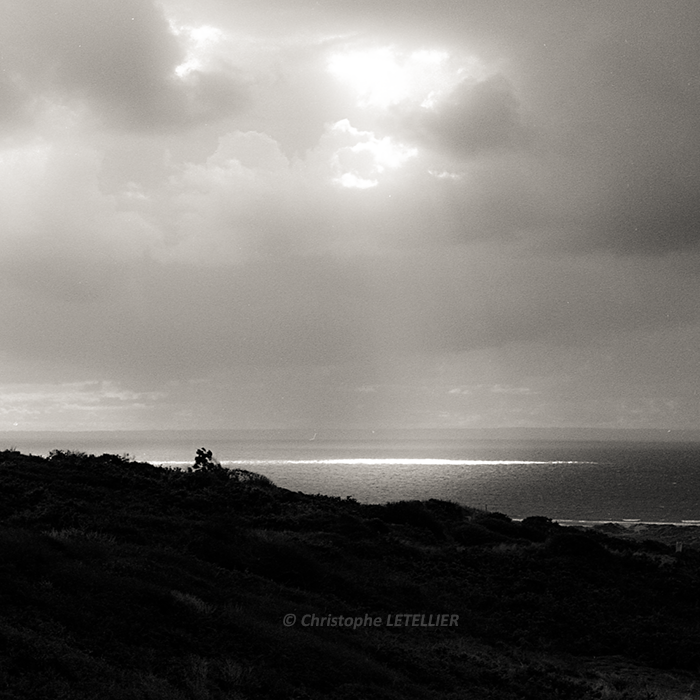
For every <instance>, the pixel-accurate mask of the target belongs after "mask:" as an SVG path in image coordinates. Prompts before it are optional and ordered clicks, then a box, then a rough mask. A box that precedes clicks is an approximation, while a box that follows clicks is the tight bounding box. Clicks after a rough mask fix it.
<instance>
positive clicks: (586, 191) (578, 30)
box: [0, 0, 700, 430]
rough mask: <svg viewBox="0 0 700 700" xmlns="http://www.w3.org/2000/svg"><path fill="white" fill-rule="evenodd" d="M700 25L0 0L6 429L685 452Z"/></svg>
mask: <svg viewBox="0 0 700 700" xmlns="http://www.w3.org/2000/svg"><path fill="white" fill-rule="evenodd" d="M699 27H700V4H699V3H698V2H697V0H670V1H668V2H658V0H579V1H577V2H572V1H571V0H527V1H521V0H517V1H516V0H501V1H499V0H462V1H460V2H455V1H454V0H433V1H432V2H430V3H426V2H423V1H421V2H417V1H416V0H402V1H401V2H398V1H397V0H353V1H352V2H349V1H345V0H255V1H254V2H253V1H252V0H241V1H240V2H237V1H235V0H196V2H195V1H194V0H167V1H165V2H162V3H160V2H153V1H152V0H120V1H119V2H115V1H114V0H34V1H33V2H20V1H19V0H9V1H6V2H3V3H2V6H1V8H0V42H1V43H0V49H1V50H0V67H1V73H0V185H1V189H0V291H1V294H0V429H2V430H10V429H21V430H27V429H66V430H80V429H91V428H95V429H119V428H125V429H136V428H144V429H150V428H227V427H231V428H235V427H257V426H261V427H285V426H287V427H305V428H306V427H308V428H309V429H311V430H315V429H317V428H323V427H327V426H366V427H375V426H392V427H412V426H421V427H431V426H434V427H460V426H464V427H498V426H533V427H546V426H595V427H621V428H630V427H631V428H635V427H638V428H698V427H700V371H699V369H700V304H699V303H698V302H700V277H699V272H700V249H699V245H698V241H699V240H700V196H699V193H700V44H699V43H698V41H697V36H698V28H699Z"/></svg>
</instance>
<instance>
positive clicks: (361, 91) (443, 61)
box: [327, 46, 486, 109]
mask: <svg viewBox="0 0 700 700" xmlns="http://www.w3.org/2000/svg"><path fill="white" fill-rule="evenodd" d="M327 68H328V71H329V72H330V73H331V74H333V75H335V76H336V77H337V78H338V80H340V81H342V82H344V83H346V84H347V85H348V86H349V87H350V88H351V89H352V90H353V91H354V92H355V93H356V98H357V104H358V106H360V107H363V108H371V107H374V108H379V109H386V108H388V107H390V106H391V105H395V104H399V103H401V102H411V103H414V104H418V105H420V106H422V107H426V108H430V107H432V106H433V105H434V104H435V103H436V102H437V101H438V100H439V99H440V97H441V96H442V95H444V94H446V93H448V92H450V91H451V90H452V89H453V88H454V87H455V85H457V83H459V82H460V81H461V80H464V79H465V78H466V77H472V78H475V79H477V80H480V79H483V78H484V77H485V76H486V70H485V67H484V66H483V64H482V63H481V61H479V59H477V58H476V57H474V56H454V55H451V54H449V53H448V52H447V51H440V50H436V49H421V50H418V51H399V50H397V49H395V48H393V47H390V46H385V47H382V48H373V49H352V50H347V51H345V52H338V53H334V54H333V55H332V56H331V57H330V58H329V60H328V64H327Z"/></svg>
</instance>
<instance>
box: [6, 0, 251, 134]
mask: <svg viewBox="0 0 700 700" xmlns="http://www.w3.org/2000/svg"><path fill="white" fill-rule="evenodd" d="M1 36H2V40H3V43H4V44H5V45H6V46H7V47H8V48H7V50H6V52H5V55H6V56H7V59H6V63H7V68H6V70H7V71H8V72H9V74H10V76H12V78H11V80H10V81H7V80H6V81H5V86H6V87H5V91H8V90H12V88H13V86H14V85H20V86H22V89H21V91H19V90H17V89H15V90H14V101H15V102H17V101H19V98H18V97H17V95H18V94H19V95H20V96H21V97H23V99H24V103H25V106H26V108H28V109H30V110H31V111H33V112H36V111H37V110H39V109H41V108H42V105H43V104H44V103H45V102H46V101H49V102H50V103H59V104H69V105H71V104H76V103H77V104H80V103H86V104H88V105H89V106H90V108H91V109H92V110H94V111H95V113H96V114H97V115H98V116H99V118H100V119H101V120H102V121H104V123H106V124H109V125H112V126H115V127H118V128H122V129H123V128H126V129H132V130H137V131H138V130H152V129H163V128H173V127H176V126H178V127H179V126H182V125H187V124H191V123H197V122H198V121H201V120H204V119H207V118H217V117H220V116H221V115H222V114H229V113H230V112H231V111H233V110H235V109H237V108H238V107H239V106H240V105H241V103H242V102H243V101H244V95H245V89H246V88H245V79H243V78H242V76H241V75H239V74H237V73H236V72H235V71H233V70H231V67H230V66H214V67H211V66H207V67H206V68H205V67H202V68H201V69H196V70H193V71H191V72H189V73H188V74H187V75H185V76H180V75H178V74H177V73H176V72H175V71H176V68H177V67H178V66H179V65H181V64H182V63H183V59H185V58H186V52H185V48H184V46H183V43H182V42H181V41H179V40H178V38H177V36H176V35H175V33H174V32H173V31H172V29H171V26H170V25H169V23H168V21H167V19H166V17H165V15H164V14H163V11H162V10H161V9H160V7H159V6H158V5H156V4H155V3H153V2H150V1H149V2H140V1H139V0H126V1H125V2H120V3H117V4H114V3H109V2H107V1H106V0H97V1H94V2H93V1H89V0H78V1H76V2H70V3H59V4H56V3H53V2H48V1H47V0H41V1H40V2H38V3H34V4H27V3H20V4H15V5H14V6H12V7H11V8H9V9H7V10H6V16H5V22H4V27H3V31H2V32H1ZM8 85H9V87H8ZM39 96H41V98H42V99H41V100H40V99H38V97H39ZM15 111H16V108H15Z"/></svg>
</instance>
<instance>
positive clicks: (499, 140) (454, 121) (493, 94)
mask: <svg viewBox="0 0 700 700" xmlns="http://www.w3.org/2000/svg"><path fill="white" fill-rule="evenodd" d="M414 119H415V121H417V122H418V124H417V138H418V140H419V141H421V142H423V143H424V144H425V145H427V146H429V147H434V148H437V149H439V150H446V151H447V152H448V153H449V154H451V155H453V156H456V157H457V158H473V157H474V156H477V155H480V154H483V153H488V152H491V151H503V150H513V149H519V148H522V147H524V146H525V145H526V144H527V143H528V141H529V140H530V139H531V135H530V130H529V129H528V127H527V126H526V125H525V123H524V119H523V115H522V114H521V110H520V104H519V102H518V99H517V97H516V96H515V94H514V91H513V86H512V85H511V84H510V83H509V82H508V80H507V79H506V78H505V77H503V76H502V75H496V76H493V77H490V78H488V79H486V80H483V81H475V80H464V81H462V82H461V83H460V84H459V85H458V86H457V87H456V88H455V89H454V90H453V91H452V93H451V94H449V95H448V96H447V97H446V98H445V99H443V100H442V101H441V102H440V103H439V104H438V105H436V107H435V109H425V110H422V111H421V113H420V114H418V115H416V117H414Z"/></svg>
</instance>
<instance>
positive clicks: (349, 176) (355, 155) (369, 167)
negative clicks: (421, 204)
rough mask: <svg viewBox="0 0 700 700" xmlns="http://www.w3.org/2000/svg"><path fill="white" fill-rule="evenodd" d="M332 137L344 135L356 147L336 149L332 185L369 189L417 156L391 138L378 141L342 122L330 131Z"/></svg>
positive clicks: (374, 137)
mask: <svg viewBox="0 0 700 700" xmlns="http://www.w3.org/2000/svg"><path fill="white" fill-rule="evenodd" d="M330 132H331V133H332V134H338V135H340V136H341V137H342V136H344V135H347V136H349V137H351V138H352V139H353V140H354V141H355V143H354V144H353V145H348V146H343V147H341V148H339V149H338V150H337V151H336V152H335V153H334V154H333V156H332V159H331V162H332V167H333V171H334V173H335V177H334V178H333V182H335V183H336V184H339V185H341V186H343V187H350V188H357V189H368V188H370V187H376V186H377V185H378V184H379V177H380V176H381V175H383V174H384V173H385V172H386V171H387V169H395V168H399V167H400V166H401V165H403V164H404V163H405V162H406V161H407V160H409V159H410V158H414V157H415V156H416V155H417V154H418V149H417V148H411V147H408V146H404V145H402V144H399V143H395V142H394V141H393V140H392V139H391V138H389V137H388V136H385V137H384V138H381V139H379V138H377V137H376V136H375V134H374V133H373V132H371V131H361V130H359V129H356V128H355V127H353V126H352V125H351V124H350V122H349V121H348V120H347V119H342V120H341V121H339V122H336V123H335V124H333V126H331V127H330Z"/></svg>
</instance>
